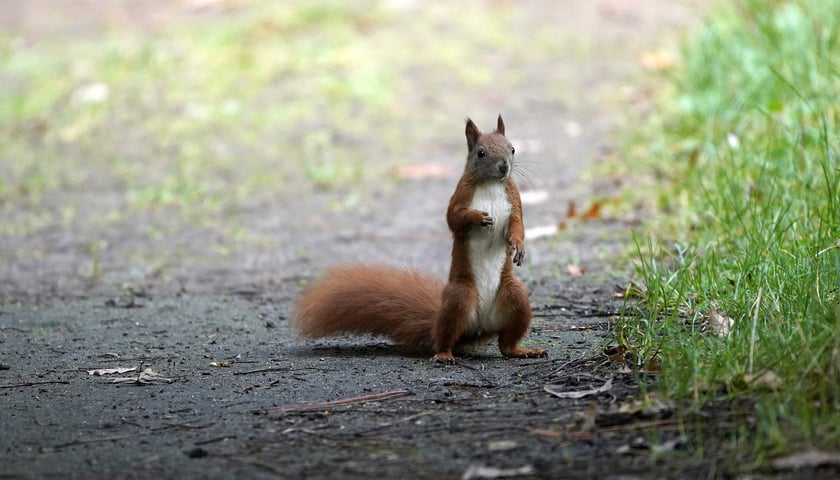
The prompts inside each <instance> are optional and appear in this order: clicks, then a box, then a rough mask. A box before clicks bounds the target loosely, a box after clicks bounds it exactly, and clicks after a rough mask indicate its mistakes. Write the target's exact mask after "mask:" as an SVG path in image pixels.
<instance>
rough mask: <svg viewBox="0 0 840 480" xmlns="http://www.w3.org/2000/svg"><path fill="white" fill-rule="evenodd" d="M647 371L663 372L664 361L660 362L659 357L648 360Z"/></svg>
mask: <svg viewBox="0 0 840 480" xmlns="http://www.w3.org/2000/svg"><path fill="white" fill-rule="evenodd" d="M645 370H646V371H648V372H661V371H662V361H661V360H659V357H658V356H656V355H654V356H652V357H651V358H650V360H648V362H647V365H645Z"/></svg>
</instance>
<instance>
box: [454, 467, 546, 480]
mask: <svg viewBox="0 0 840 480" xmlns="http://www.w3.org/2000/svg"><path fill="white" fill-rule="evenodd" d="M534 472H535V470H534V467H533V466H532V465H523V466H521V467H519V468H495V467H485V466H482V465H472V466H471V467H470V468H468V469H467V471H466V472H464V474H463V475H461V479H462V480H473V479H486V478H489V479H493V478H509V477H520V476H525V475H533V474H534Z"/></svg>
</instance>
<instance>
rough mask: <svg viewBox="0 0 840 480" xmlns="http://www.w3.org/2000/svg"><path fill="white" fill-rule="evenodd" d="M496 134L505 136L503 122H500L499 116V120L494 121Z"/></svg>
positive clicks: (500, 117) (500, 116)
mask: <svg viewBox="0 0 840 480" xmlns="http://www.w3.org/2000/svg"><path fill="white" fill-rule="evenodd" d="M496 133H500V134H502V135H504V134H505V121H504V120H502V115H501V114H499V120H497V121H496Z"/></svg>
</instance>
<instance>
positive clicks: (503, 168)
mask: <svg viewBox="0 0 840 480" xmlns="http://www.w3.org/2000/svg"><path fill="white" fill-rule="evenodd" d="M499 171H501V172H502V175H507V174H508V172H509V171H510V163H508V162H502V163H501V165H499Z"/></svg>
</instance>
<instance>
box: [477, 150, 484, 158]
mask: <svg viewBox="0 0 840 480" xmlns="http://www.w3.org/2000/svg"><path fill="white" fill-rule="evenodd" d="M476 154H477V155H478V158H484V149H483V148H479V149H478V151H477V152H476Z"/></svg>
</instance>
